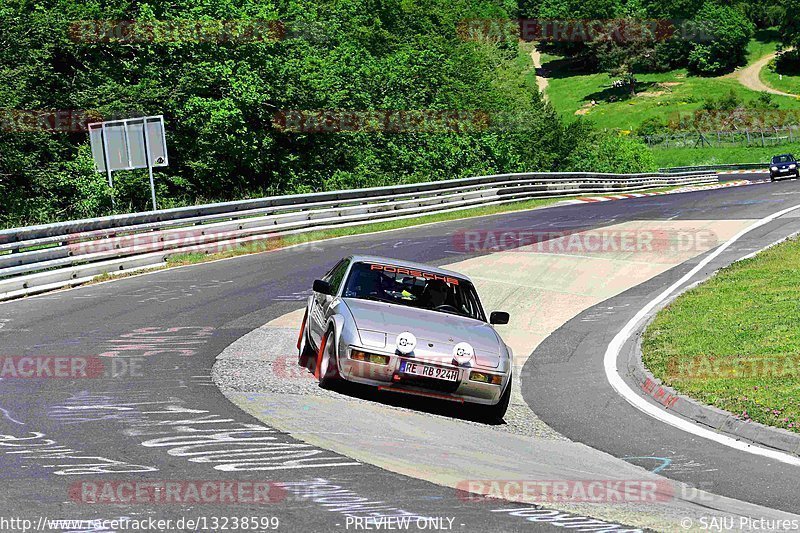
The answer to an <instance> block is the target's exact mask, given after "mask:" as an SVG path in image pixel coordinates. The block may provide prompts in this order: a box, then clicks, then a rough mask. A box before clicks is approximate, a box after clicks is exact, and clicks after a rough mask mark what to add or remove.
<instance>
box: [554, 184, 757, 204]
mask: <svg viewBox="0 0 800 533" xmlns="http://www.w3.org/2000/svg"><path fill="white" fill-rule="evenodd" d="M768 181H769V180H756V181H749V180H737V181H726V182H723V183H714V184H711V185H688V186H686V187H680V188H678V189H673V190H671V191H657V192H633V193H627V194H611V195H608V196H586V197H584V198H576V199H574V200H565V201H564V202H562V204H585V203H593V202H608V201H610V200H624V199H625V198H641V197H642V196H660V195H662V194H677V193H682V192H693V191H709V190H712V189H726V188H728V187H743V186H745V185H754V184H756V183H765V182H768Z"/></svg>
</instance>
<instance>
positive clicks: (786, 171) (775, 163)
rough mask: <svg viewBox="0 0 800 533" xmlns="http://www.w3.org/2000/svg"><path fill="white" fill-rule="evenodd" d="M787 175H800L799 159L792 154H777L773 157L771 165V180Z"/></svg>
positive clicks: (796, 176)
mask: <svg viewBox="0 0 800 533" xmlns="http://www.w3.org/2000/svg"><path fill="white" fill-rule="evenodd" d="M785 177H793V178H798V177H800V170H798V168H797V159H795V157H794V156H793V155H792V154H781V155H776V156H775V157H773V158H772V164H770V166H769V180H770V181H775V180H776V179H779V178H785Z"/></svg>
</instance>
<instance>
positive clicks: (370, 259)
mask: <svg viewBox="0 0 800 533" xmlns="http://www.w3.org/2000/svg"><path fill="white" fill-rule="evenodd" d="M351 259H352V260H353V261H354V262H355V261H360V262H364V263H382V264H384V265H392V266H399V267H404V268H408V269H413V270H424V271H426V272H432V273H433V274H442V275H443V276H451V277H454V278H460V279H463V280H466V281H470V282H471V281H472V280H470V279H469V277H468V276H465V275H464V274H461V273H460V272H455V271H453V270H447V269H444V268H438V267H435V266H431V265H426V264H424V263H415V262H413V261H403V260H401V259H392V258H390V257H381V256H378V255H354V256H351Z"/></svg>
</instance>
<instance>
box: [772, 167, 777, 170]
mask: <svg viewBox="0 0 800 533" xmlns="http://www.w3.org/2000/svg"><path fill="white" fill-rule="evenodd" d="M770 170H778V167H770Z"/></svg>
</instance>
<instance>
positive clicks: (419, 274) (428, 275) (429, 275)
mask: <svg viewBox="0 0 800 533" xmlns="http://www.w3.org/2000/svg"><path fill="white" fill-rule="evenodd" d="M368 264H369V269H370V270H381V271H383V272H388V273H391V274H405V275H406V276H414V277H416V278H425V279H439V280H442V281H444V282H445V283H449V284H451V285H458V278H451V277H450V276H444V275H442V274H434V273H433V272H423V271H422V270H414V269H411V268H404V267H396V266H391V265H380V264H376V263H368Z"/></svg>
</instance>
